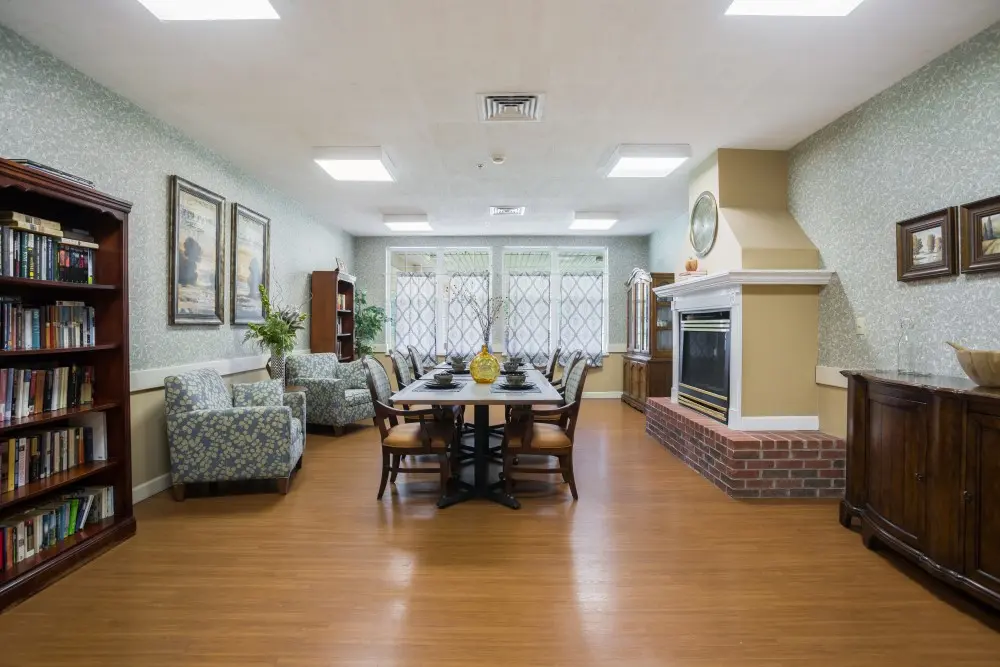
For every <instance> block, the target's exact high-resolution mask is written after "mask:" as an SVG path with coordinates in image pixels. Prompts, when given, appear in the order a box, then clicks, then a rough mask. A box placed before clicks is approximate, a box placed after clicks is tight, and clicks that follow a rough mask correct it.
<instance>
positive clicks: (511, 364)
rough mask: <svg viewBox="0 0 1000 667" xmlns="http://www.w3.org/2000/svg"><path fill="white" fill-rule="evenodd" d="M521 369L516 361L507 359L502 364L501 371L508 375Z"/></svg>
mask: <svg viewBox="0 0 1000 667" xmlns="http://www.w3.org/2000/svg"><path fill="white" fill-rule="evenodd" d="M520 367H521V362H520V361H518V360H516V359H508V360H507V361H505V362H503V369H504V370H505V371H506V372H508V373H513V372H514V371H516V370H517V369H518V368H520Z"/></svg>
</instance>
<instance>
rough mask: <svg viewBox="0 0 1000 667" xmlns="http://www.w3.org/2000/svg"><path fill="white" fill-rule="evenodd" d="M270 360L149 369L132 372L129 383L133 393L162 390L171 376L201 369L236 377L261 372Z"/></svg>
mask: <svg viewBox="0 0 1000 667" xmlns="http://www.w3.org/2000/svg"><path fill="white" fill-rule="evenodd" d="M268 358H269V356H268V355H266V354H261V355H255V356H253V357H236V358H234V359H216V360H214V361H200V362H198V363H195V364H183V365H180V366H166V367H164V368H149V369H146V370H144V371H132V373H131V374H130V377H129V381H130V382H131V385H132V393H135V392H137V391H148V390H150V389H160V388H161V387H163V382H164V380H166V379H167V378H168V377H170V376H171V375H178V374H180V373H187V372H189V371H196V370H198V369H200V368H214V369H215V370H217V371H218V372H219V375H234V374H236V373H248V372H250V371H259V370H261V369H263V368H264V367H265V366H266V365H267V360H268Z"/></svg>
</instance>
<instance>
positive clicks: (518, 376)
mask: <svg viewBox="0 0 1000 667" xmlns="http://www.w3.org/2000/svg"><path fill="white" fill-rule="evenodd" d="M506 378H507V384H509V385H510V386H512V387H520V386H521V385H522V384H524V381H525V379H526V378H527V376H526V375H525V374H524V373H517V372H515V373H507V376H506Z"/></svg>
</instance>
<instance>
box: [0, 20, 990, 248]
mask: <svg viewBox="0 0 1000 667" xmlns="http://www.w3.org/2000/svg"><path fill="white" fill-rule="evenodd" d="M729 3H730V0H272V4H273V5H274V7H275V8H276V9H277V11H278V13H279V14H280V15H281V20H280V21H253V22H211V23H201V22H199V23H190V22H180V23H160V22H159V21H157V20H156V19H155V18H154V17H153V16H152V15H151V14H150V13H149V12H148V11H146V10H145V9H144V8H143V7H142V6H141V5H140V4H139V3H138V2H136V0H86V1H82V0H31V1H28V0H0V23H3V24H5V25H7V26H9V27H10V28H12V29H14V30H15V31H17V32H19V33H20V34H22V35H24V36H25V37H27V38H28V39H29V40H31V41H33V42H35V43H36V44H39V45H40V46H42V47H43V48H45V49H47V50H48V51H51V52H52V53H54V54H55V55H56V56H58V57H59V58H61V59H63V60H65V61H67V62H68V63H70V64H71V65H73V66H74V67H76V68H78V69H80V70H81V71H83V72H84V73H86V74H88V75H90V76H91V77H93V78H94V79H96V80H97V81H99V82H101V83H103V84H105V85H107V86H108V87H110V88H112V89H113V90H115V91H117V92H119V93H121V94H122V95H124V96H126V97H128V98H129V99H131V100H133V101H134V102H136V103H137V104H138V105H140V106H142V107H144V108H145V109H147V110H149V111H150V112H152V113H153V114H154V115H156V116H158V117H159V118H161V119H163V120H165V121H167V122H168V123H170V124H172V125H174V126H176V127H178V128H180V129H181V130H182V131H183V132H185V133H186V134H188V135H190V136H191V137H193V138H195V139H197V140H199V141H201V142H202V143H204V144H206V145H208V146H210V147H211V148H213V149H215V150H217V151H218V152H219V153H221V154H222V155H224V156H226V157H227V158H229V159H231V160H232V161H233V162H234V163H236V164H237V165H239V166H240V167H242V168H243V169H245V170H246V171H248V172H250V173H252V174H254V175H256V176H258V177H259V178H261V179H262V180H264V181H265V182H268V183H270V184H271V185H273V186H275V187H277V188H278V189H280V190H282V191H284V192H285V193H287V194H288V195H290V196H291V197H294V198H296V199H298V200H300V201H301V202H302V203H303V204H305V205H306V206H307V207H308V208H309V209H310V210H311V211H312V212H313V213H314V214H315V215H316V216H317V217H318V218H319V219H320V220H323V221H326V222H329V223H331V224H334V225H337V226H340V227H341V228H343V229H345V230H347V231H349V232H351V233H353V234H358V235H388V234H389V232H388V231H387V230H386V229H385V227H384V226H383V225H382V224H381V216H382V214H383V213H411V212H426V213H427V214H428V215H429V217H430V221H431V224H432V225H433V226H434V230H435V234H469V235H474V234H563V233H568V230H567V227H568V225H569V222H570V220H571V218H572V212H573V211H574V210H591V211H619V212H620V213H621V214H622V222H620V223H619V224H618V225H617V226H616V227H615V228H614V229H613V230H612V233H615V234H647V233H649V232H651V231H654V230H655V229H656V228H657V227H658V226H660V225H664V224H667V223H668V222H669V221H671V220H674V219H676V218H678V217H679V216H682V215H684V213H685V211H686V208H687V192H686V184H685V183H686V178H687V171H688V169H687V168H686V169H683V170H681V171H679V172H677V173H675V174H674V175H672V176H671V177H669V178H667V179H665V180H661V179H651V180H644V179H643V180H631V179H626V180H622V179H619V180H606V179H603V178H601V177H600V175H599V173H598V168H599V166H600V165H601V163H602V161H603V160H604V158H605V156H606V155H607V154H609V153H610V151H611V150H612V149H613V148H614V146H615V145H616V144H618V143H689V144H691V145H692V147H693V150H694V159H693V160H692V161H691V162H690V163H689V165H693V164H696V163H697V162H698V161H699V160H700V159H702V158H704V157H705V156H707V155H708V154H709V153H711V152H712V151H713V150H714V149H715V148H717V147H720V146H722V147H733V148H768V149H786V148H790V147H791V146H793V145H795V144H796V143H797V142H798V141H800V140H801V139H803V138H805V137H806V136H808V135H809V134H811V133H812V132H814V131H816V130H818V129H819V128H821V127H823V126H824V125H826V124H827V123H829V122H830V121H832V120H834V119H835V118H837V117H838V116H840V115H841V114H843V113H845V112H846V111H848V110H850V109H852V108H853V107H855V106H857V105H858V104H860V103H861V102H863V101H864V100H866V99H868V98H870V97H871V96H873V95H874V94H876V93H878V92H879V91H881V90H883V89H884V88H886V87H888V86H889V85H891V84H892V83H894V82H896V81H898V80H899V79H901V78H902V77H904V76H905V75H907V74H909V73H910V72H912V71H914V70H916V69H917V68H919V67H920V66H922V65H924V64H925V63H927V62H929V61H930V60H932V59H933V58H934V57H936V56H937V55H939V54H941V53H944V52H945V51H947V50H948V49H950V48H951V47H953V46H955V45H957V44H959V43H960V42H962V41H964V40H965V39H967V38H969V37H971V36H972V35H974V34H976V33H977V32H979V31H980V30H983V29H985V28H986V27H988V26H989V25H990V24H992V23H993V22H995V21H997V20H1000V0H866V2H864V3H863V4H862V5H861V6H860V7H859V8H858V9H857V10H856V11H855V12H854V13H853V14H852V15H851V16H849V17H847V18H840V19H835V18H818V19H817V18H811V19H805V18H759V17H726V16H724V11H725V9H726V8H727V7H728V5H729ZM523 91H528V92H544V93H545V94H546V100H545V115H544V120H543V122H541V123H537V124H513V125H510V124H508V125H484V124H481V123H480V122H479V121H478V116H477V107H476V94H477V93H481V92H523ZM336 145H354V146H358V145H382V146H384V147H385V149H386V151H387V152H388V154H389V155H390V157H391V159H392V161H393V162H394V164H395V165H396V170H397V172H398V182H397V183H395V184H382V183H337V182H334V181H333V180H331V179H330V178H329V177H328V176H327V175H326V174H325V173H324V172H323V171H322V170H321V169H320V168H319V167H318V166H317V165H316V164H315V163H313V162H312V159H311V153H312V148H313V147H316V146H336ZM492 152H502V153H503V154H505V155H506V157H507V161H506V163H505V164H504V165H502V166H499V167H498V166H494V165H492V164H491V163H490V159H489V157H490V154H491V153H492ZM479 163H482V164H484V165H485V166H484V167H483V168H482V169H481V170H480V169H478V168H477V164H479ZM688 168H689V167H688ZM492 204H523V205H525V206H527V207H528V214H527V215H526V216H525V217H524V218H522V219H520V220H516V221H514V220H510V219H503V220H494V221H493V222H492V223H490V224H489V225H488V226H487V224H486V221H487V220H488V216H487V215H486V213H487V209H488V207H489V206H490V205H492Z"/></svg>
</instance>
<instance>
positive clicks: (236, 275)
mask: <svg viewBox="0 0 1000 667" xmlns="http://www.w3.org/2000/svg"><path fill="white" fill-rule="evenodd" d="M232 234H233V249H232V265H233V271H232V273H231V274H230V289H229V293H230V298H231V300H232V303H231V304H230V310H231V315H230V318H231V321H232V323H233V324H250V323H251V322H254V323H260V322H263V321H264V304H263V303H261V300H260V286H261V285H263V286H264V289H267V290H270V289H271V283H270V277H271V271H270V263H271V262H270V259H271V247H270V246H271V221H270V219H268V218H266V217H264V216H263V215H261V214H260V213H257V212H256V211H251V210H250V209H248V208H247V207H246V206H242V205H240V204H233V232H232Z"/></svg>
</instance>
